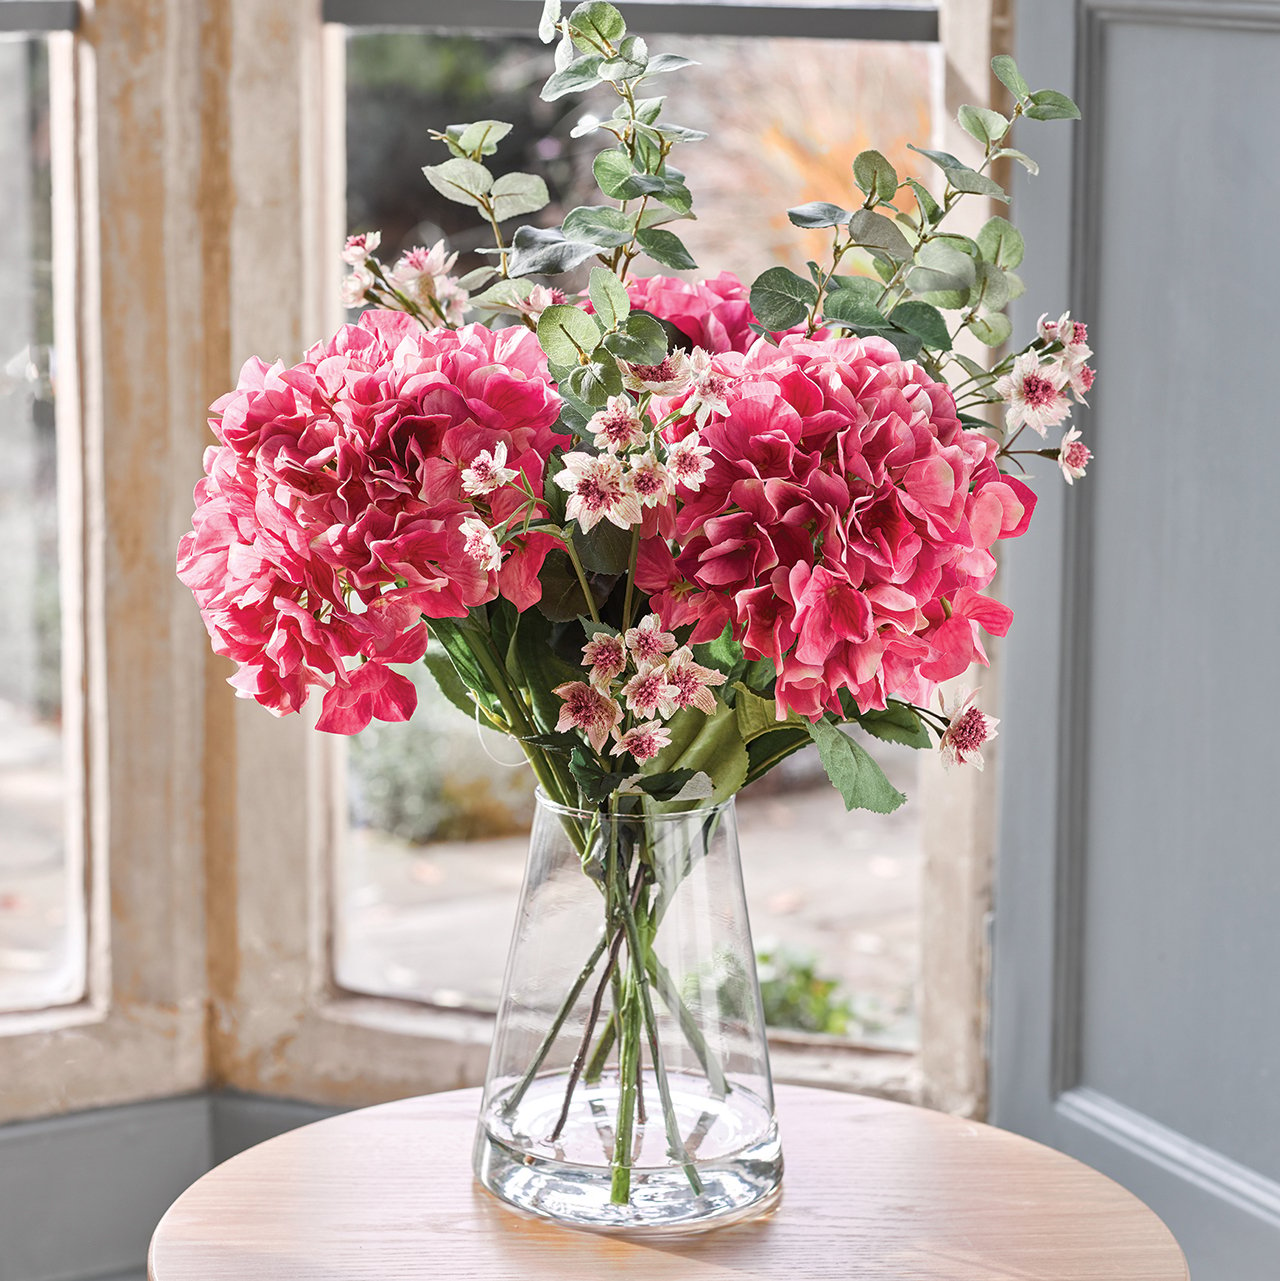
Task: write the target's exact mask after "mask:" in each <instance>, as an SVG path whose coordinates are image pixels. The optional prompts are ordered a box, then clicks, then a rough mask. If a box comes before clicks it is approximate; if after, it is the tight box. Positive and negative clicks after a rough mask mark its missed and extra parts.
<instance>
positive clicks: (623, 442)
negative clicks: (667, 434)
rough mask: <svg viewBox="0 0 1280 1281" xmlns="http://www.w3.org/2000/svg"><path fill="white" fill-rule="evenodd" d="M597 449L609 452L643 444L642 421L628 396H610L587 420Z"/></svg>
mask: <svg viewBox="0 0 1280 1281" xmlns="http://www.w3.org/2000/svg"><path fill="white" fill-rule="evenodd" d="M586 430H587V431H589V432H591V433H592V435H593V436H594V438H595V444H596V448H597V449H607V450H608V451H609V452H610V453H611V454H616V453H618V452H619V451H625V450H628V449H633V448H635V446H636V445H643V444H644V442H645V440H646V439H647V437H646V435H645V429H644V423H643V420H642V419H641V417H640V413H639V410H637V409H636V406H635V402H634V401H633V400H632V399H631V397H630V396H610V397H609V401H608V404H607V405H606V406H605V407H604V408H603V409H602V410H601V411H600V412H599V413H598V414H593V415H592V416H591V418H590V419H589V420H588V422H587V426H586Z"/></svg>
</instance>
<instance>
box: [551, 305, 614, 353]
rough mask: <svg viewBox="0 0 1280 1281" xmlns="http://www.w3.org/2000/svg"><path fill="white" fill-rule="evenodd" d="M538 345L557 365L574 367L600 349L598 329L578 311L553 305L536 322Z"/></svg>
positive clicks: (580, 310)
mask: <svg viewBox="0 0 1280 1281" xmlns="http://www.w3.org/2000/svg"><path fill="white" fill-rule="evenodd" d="M538 342H539V343H540V344H541V346H542V350H543V351H545V352H546V353H547V357H548V359H550V360H551V361H553V362H554V363H555V364H557V365H577V364H578V362H579V361H580V360H581V358H582V357H583V356H589V355H590V354H591V353H592V352H593V351H595V349H596V348H597V347H598V346H599V345H600V325H599V323H598V322H597V321H596V319H595V317H594V316H588V315H587V313H586V312H585V311H583V310H582V309H581V308H580V307H574V306H573V305H571V304H570V303H556V304H553V305H552V306H550V307H547V308H546V309H545V310H544V311H543V313H542V315H541V316H540V317H539V319H538Z"/></svg>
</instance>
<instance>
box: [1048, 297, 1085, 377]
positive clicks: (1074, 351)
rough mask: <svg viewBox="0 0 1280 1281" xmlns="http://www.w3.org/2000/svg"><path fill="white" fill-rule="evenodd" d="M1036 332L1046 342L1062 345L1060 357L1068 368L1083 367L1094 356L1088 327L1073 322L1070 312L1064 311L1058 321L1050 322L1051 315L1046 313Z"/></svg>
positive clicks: (1078, 322) (1079, 322)
mask: <svg viewBox="0 0 1280 1281" xmlns="http://www.w3.org/2000/svg"><path fill="white" fill-rule="evenodd" d="M1036 332H1037V333H1038V334H1039V335H1040V337H1041V338H1042V339H1043V340H1044V341H1045V342H1057V343H1061V344H1062V351H1061V353H1060V355H1061V357H1062V360H1063V361H1064V363H1065V364H1066V365H1067V367H1068V368H1070V367H1071V366H1074V365H1083V364H1084V362H1085V361H1086V360H1088V359H1089V357H1090V356H1092V355H1093V349H1092V348H1091V347H1090V346H1089V327H1088V325H1086V324H1084V323H1083V322H1082V321H1079V320H1072V319H1071V313H1070V312H1069V311H1064V312H1063V313H1062V315H1061V316H1059V317H1058V319H1057V320H1050V319H1049V313H1048V312H1045V314H1044V315H1043V316H1041V317H1040V319H1039V321H1038V322H1037V323H1036Z"/></svg>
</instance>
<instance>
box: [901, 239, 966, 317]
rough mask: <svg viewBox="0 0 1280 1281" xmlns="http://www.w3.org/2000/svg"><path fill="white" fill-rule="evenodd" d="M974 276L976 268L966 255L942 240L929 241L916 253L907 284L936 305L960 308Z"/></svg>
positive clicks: (964, 301)
mask: <svg viewBox="0 0 1280 1281" xmlns="http://www.w3.org/2000/svg"><path fill="white" fill-rule="evenodd" d="M976 276H977V267H976V265H975V263H974V261H973V259H972V258H970V257H969V256H968V254H965V253H962V252H961V251H960V250H959V249H956V248H954V247H953V246H951V245H949V244H947V243H946V242H945V241H940V240H931V241H929V243H928V244H926V245H925V246H924V247H923V248H922V249H921V250H920V252H919V254H918V255H917V257H916V265H915V266H914V267H912V269H911V271H910V273H909V274H908V276H907V284H908V285H910V286H911V289H912V292H914V293H916V294H920V295H922V296H923V297H924V298H925V300H926V301H927V302H931V303H934V304H935V305H936V306H939V307H963V306H964V305H965V303H967V302H968V300H969V290H970V289H971V288H972V286H973V282H974V280H975V279H976Z"/></svg>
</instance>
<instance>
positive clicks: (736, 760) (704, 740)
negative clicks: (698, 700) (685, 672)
mask: <svg viewBox="0 0 1280 1281" xmlns="http://www.w3.org/2000/svg"><path fill="white" fill-rule="evenodd" d="M666 728H667V731H668V732H669V733H670V735H671V745H670V746H669V747H664V748H663V749H662V751H660V752H659V753H658V754H657V756H655V757H654V758H653V760H652V762H651V769H652V772H653V773H655V774H660V773H665V772H667V771H670V770H677V769H691V770H694V771H701V772H702V773H704V774H706V775H708V777H710V779H711V782H712V784H713V790H712V793H711V797H710V801H711V803H712V804H714V805H718V804H720V802H721V801H725V800H728V799H729V797H730V796H732V795H733V794H734V793H735V792H737V791H738V790H739V788H741V787H742V785H743V783H744V782H745V781H746V778H747V766H748V758H747V747H746V744H745V743H744V742H743V741H742V735H741V734H740V733H739V732H738V717H737V713H736V712H735V711H734V709H733V708H732V707H729V706H728V705H727V704H724V703H719V704H718V705H717V707H716V710H715V712H714V713H713V714H712V715H711V716H708V715H707V714H706V713H705V712H700V711H699V710H698V709H697V708H696V707H686V708H684V709H683V710H681V711H678V712H677V713H676V714H675V715H674V716H673V717H672V718H671V719H670V720H669V721H668V722H667V724H666Z"/></svg>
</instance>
